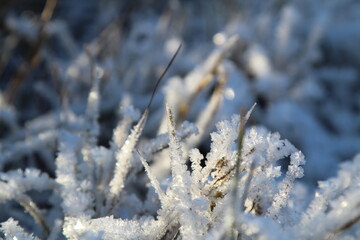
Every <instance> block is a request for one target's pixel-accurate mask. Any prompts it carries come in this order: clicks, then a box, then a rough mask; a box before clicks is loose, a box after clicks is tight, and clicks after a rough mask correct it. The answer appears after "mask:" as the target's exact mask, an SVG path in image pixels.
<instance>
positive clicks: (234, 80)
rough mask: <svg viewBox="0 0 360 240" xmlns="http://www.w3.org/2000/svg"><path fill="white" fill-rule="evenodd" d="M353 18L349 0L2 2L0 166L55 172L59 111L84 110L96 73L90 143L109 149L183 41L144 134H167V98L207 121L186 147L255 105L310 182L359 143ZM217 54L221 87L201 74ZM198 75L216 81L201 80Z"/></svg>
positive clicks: (331, 170) (359, 33)
mask: <svg viewBox="0 0 360 240" xmlns="http://www.w3.org/2000/svg"><path fill="white" fill-rule="evenodd" d="M359 26H360V2H359V1H357V0H342V1H340V0H326V1H325V0H319V1H313V0H289V1H286V0H255V1H254V0H252V1H251V0H222V1H216V0H207V1H205V0H204V1H202V0H199V1H190V0H169V1H166V0H156V1H155V0H123V1H120V0H119V1H115V0H102V1H100V0H78V1H70V0H47V1H45V0H26V1H24V0H1V1H0V89H1V91H0V169H1V170H2V171H8V170H11V169H16V168H25V167H37V168H40V169H43V170H44V171H46V172H48V173H49V174H50V175H51V176H54V174H55V173H54V168H55V167H54V165H52V164H51V161H54V158H55V155H56V151H57V145H56V143H57V137H56V131H57V130H58V129H59V128H60V126H61V118H62V115H63V114H64V112H66V111H68V113H67V114H69V115H71V114H73V115H71V116H73V117H74V116H80V115H81V114H83V113H84V112H85V109H86V104H87V97H88V94H89V91H90V89H91V86H92V82H93V81H92V79H93V76H91V73H92V72H95V74H96V77H97V78H99V79H101V83H100V91H101V105H100V116H99V121H100V139H99V144H100V145H103V146H109V141H110V139H111V136H112V133H113V129H114V127H115V126H116V123H117V121H118V120H119V119H121V117H122V114H123V113H122V108H121V107H120V106H123V105H129V104H132V105H134V106H135V108H137V109H139V110H140V111H143V110H144V108H145V107H146V105H147V103H148V100H149V98H150V95H151V93H152V90H153V87H154V84H155V82H156V80H157V79H158V77H159V76H160V75H161V73H162V72H163V70H164V68H165V66H166V64H167V63H168V62H169V60H170V58H171V56H172V55H173V54H174V52H175V50H176V49H177V47H178V46H179V44H180V43H182V44H183V47H182V49H181V52H180V54H179V56H178V57H177V59H176V60H175V62H174V64H173V65H172V66H171V68H170V70H169V72H168V73H167V75H166V78H167V79H165V81H163V82H162V83H161V86H160V90H159V91H158V93H157V94H156V96H155V99H154V103H153V105H152V109H151V113H150V116H149V120H148V123H147V125H146V127H145V133H144V134H145V135H144V136H145V137H147V138H149V137H154V136H156V135H157V134H158V133H161V132H162V131H163V130H162V129H163V128H162V124H161V122H162V118H163V115H164V102H170V103H172V104H175V105H176V104H178V106H179V108H178V115H177V116H178V119H177V120H178V122H179V123H181V122H182V121H183V120H189V121H193V122H201V120H202V119H205V121H206V124H205V125H206V126H207V127H206V129H207V130H206V134H205V133H204V134H203V135H202V136H201V137H200V138H199V139H197V140H196V141H194V144H193V146H194V147H199V148H200V150H201V151H202V152H204V153H206V152H207V149H208V148H209V143H210V137H209V134H207V133H209V132H211V131H212V130H214V123H215V122H217V121H218V120H222V119H228V118H230V117H231V114H238V113H239V111H240V107H241V106H242V105H245V106H247V107H250V106H251V105H252V104H253V103H254V102H256V103H257V106H256V108H255V110H254V112H253V115H252V117H251V121H250V125H260V126H263V127H266V128H268V129H269V130H271V131H274V132H279V133H280V134H281V137H282V138H287V139H288V140H289V141H290V142H291V143H293V144H294V145H295V146H296V147H297V148H298V149H300V150H302V151H303V152H304V154H305V157H306V159H307V164H306V166H305V181H308V182H309V183H310V184H315V183H316V181H318V180H323V179H325V178H327V177H330V176H333V175H334V174H335V173H336V170H337V166H338V164H339V163H340V162H342V161H346V160H349V159H351V158H352V157H353V156H354V155H355V154H356V153H358V152H360V78H359V69H360V68H359V67H360V45H359V42H360V27H359ZM232 36H237V41H236V44H235V46H233V47H231V49H230V50H224V48H226V46H227V43H228V42H229V41H231V37H232ZM229 39H230V40H229ZM224 46H225V47H224ZM216 51H219V52H221V53H224V56H222V57H221V58H220V61H221V64H223V65H224V68H225V72H226V81H223V82H222V81H221V77H216V74H217V73H212V72H211V71H212V70H211V71H210V70H209V72H206V66H209V63H208V62H209V61H210V60H209V58H208V57H209V56H214V54H215V55H216V53H217V52H216ZM208 60H209V61H208ZM92 66H93V68H94V69H95V70H94V71H93V69H92ZM204 69H205V70H204ZM194 70H195V73H196V72H200V73H201V74H204V76H207V75H206V74H207V73H212V74H213V75H214V76H212V77H211V79H210V80H207V81H203V82H200V83H199V82H196V81H195V80H193V79H194V78H193V75H191V73H194ZM204 71H205V73H204ZM192 81H193V82H192ZM194 88H196V91H194V92H191V91H192V90H191V89H194ZM218 90H220V91H218ZM216 96H219V99H218V100H217V101H218V102H217V103H218V105H217V106H216V108H215V109H214V111H213V113H212V114H211V116H210V117H208V118H205V117H204V118H202V119H200V120H199V119H198V116H199V112H201V111H202V110H203V109H205V108H206V107H207V106H208V103H209V102H210V101H211V99H214V98H215V97H216ZM186 98H189V99H190V100H187V99H186ZM181 99H183V101H184V103H181V102H179V101H180V100H181ZM214 101H215V100H214ZM184 106H185V108H186V111H185V112H186V114H183V113H184V111H183V110H182V109H184ZM64 109H65V110H66V111H65V110H64ZM71 116H70V117H71ZM285 161H286V160H285Z"/></svg>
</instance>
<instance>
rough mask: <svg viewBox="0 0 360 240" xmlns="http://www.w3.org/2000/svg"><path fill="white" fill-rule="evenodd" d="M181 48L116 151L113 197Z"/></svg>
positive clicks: (123, 178) (122, 182) (118, 192)
mask: <svg viewBox="0 0 360 240" xmlns="http://www.w3.org/2000/svg"><path fill="white" fill-rule="evenodd" d="M180 49H181V45H180V46H179V47H178V49H177V50H176V52H175V54H174V55H173V57H172V58H171V60H170V62H169V63H168V65H167V66H166V68H165V70H164V72H163V73H162V74H161V76H160V78H159V79H158V80H157V82H156V85H155V87H154V90H153V92H152V94H151V97H150V100H149V103H148V105H147V107H146V109H145V111H144V113H143V114H142V116H141V118H140V120H139V122H138V123H137V124H136V125H135V127H134V128H133V129H132V131H131V133H130V135H129V136H128V137H127V139H126V141H125V143H124V145H123V146H122V147H121V149H120V150H119V151H118V152H117V153H116V166H115V173H114V177H113V179H112V180H111V182H110V193H111V195H112V198H115V197H117V196H119V194H120V193H121V191H122V189H123V188H124V186H125V179H126V177H127V174H128V172H129V170H130V164H131V163H130V162H131V157H132V152H133V150H134V148H135V146H136V144H137V142H138V140H139V137H140V135H141V133H142V130H143V128H144V125H145V122H146V119H147V116H148V114H149V111H150V107H151V103H152V101H153V98H154V96H155V93H156V91H157V88H158V86H159V84H160V82H161V80H162V79H163V78H164V76H165V74H166V72H167V71H168V70H169V68H170V66H171V65H172V63H173V62H174V60H175V58H176V56H177V55H178V53H179V51H180Z"/></svg>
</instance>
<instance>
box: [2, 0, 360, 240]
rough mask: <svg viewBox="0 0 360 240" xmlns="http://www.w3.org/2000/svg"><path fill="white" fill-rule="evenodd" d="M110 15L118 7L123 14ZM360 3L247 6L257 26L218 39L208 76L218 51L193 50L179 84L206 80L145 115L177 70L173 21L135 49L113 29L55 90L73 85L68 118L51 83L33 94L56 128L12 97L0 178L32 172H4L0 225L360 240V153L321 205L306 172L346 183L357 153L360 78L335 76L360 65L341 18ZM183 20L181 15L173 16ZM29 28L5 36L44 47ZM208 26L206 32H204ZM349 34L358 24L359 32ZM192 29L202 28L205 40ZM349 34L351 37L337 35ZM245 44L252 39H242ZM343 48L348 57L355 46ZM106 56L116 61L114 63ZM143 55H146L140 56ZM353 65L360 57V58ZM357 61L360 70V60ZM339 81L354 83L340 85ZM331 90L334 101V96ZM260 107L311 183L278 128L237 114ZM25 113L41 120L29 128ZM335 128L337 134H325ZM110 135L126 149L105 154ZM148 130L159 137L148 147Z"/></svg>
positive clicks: (9, 230) (16, 234)
mask: <svg viewBox="0 0 360 240" xmlns="http://www.w3.org/2000/svg"><path fill="white" fill-rule="evenodd" d="M49 2H51V0H49ZM52 2H53V1H52ZM110 2H111V3H108V4H109V5H108V6H112V5H111V4H114V3H113V2H114V1H110ZM170 2H172V1H170ZM330 2H331V1H330ZM350 2H352V1H344V3H336V4H335V3H330V4H329V5H328V4H325V3H322V2H313V1H292V2H291V3H290V2H289V3H284V2H281V1H269V6H270V5H271V4H277V5H278V7H277V8H274V9H271V10H270V9H266V11H265V12H264V9H261V7H260V8H259V6H255V5H256V4H252V3H248V4H249V6H245V5H244V6H242V8H243V9H242V10H243V13H244V14H243V18H245V20H244V19H243V20H244V21H243V22H246V20H248V22H251V23H254V24H252V25H251V26H244V25H242V24H241V21H239V19H237V18H236V20H235V21H232V22H230V23H231V24H229V26H228V27H227V28H226V29H225V30H224V29H220V30H224V31H223V32H221V33H217V34H216V35H215V37H214V43H215V44H216V45H217V48H216V49H215V50H214V51H212V52H211V53H210V55H209V57H208V58H207V59H205V60H204V61H202V60H201V62H200V63H199V59H202V58H203V55H204V54H203V52H202V51H204V52H206V53H208V52H210V51H209V49H210V47H207V46H205V45H206V44H204V43H203V42H201V45H202V47H203V48H200V47H198V45H196V44H195V45H193V46H192V45H187V46H186V47H187V52H186V54H184V55H183V56H182V57H183V59H182V60H183V61H180V62H179V65H181V64H182V65H181V67H179V69H180V70H179V69H177V70H175V71H174V72H175V73H179V72H188V71H190V69H192V68H193V67H194V66H195V69H194V70H193V71H191V72H190V74H187V75H186V76H185V77H184V78H181V77H174V78H172V79H170V80H169V81H168V83H167V84H166V87H165V89H164V90H165V91H164V92H165V102H166V103H167V104H168V105H167V106H166V108H164V107H162V105H163V101H162V99H161V97H159V96H155V98H154V99H153V100H154V104H153V105H154V109H153V111H152V114H149V112H148V111H149V110H148V109H147V110H146V111H145V112H144V113H143V115H140V114H139V112H140V111H139V110H138V109H137V108H140V109H144V108H145V107H146V106H144V103H145V102H146V101H145V100H148V98H149V97H150V96H149V95H147V96H145V98H144V97H143V95H144V93H145V94H149V92H150V91H149V89H151V87H152V86H150V85H151V84H149V81H148V79H149V77H150V76H152V75H156V74H155V72H157V71H159V69H158V65H161V64H159V63H160V62H162V59H165V58H161V57H159V56H160V55H161V54H158V53H160V50H161V52H162V49H160V46H162V45H161V44H157V43H158V42H159V41H154V39H157V40H158V39H160V38H163V39H168V36H165V35H163V33H164V32H166V29H165V28H166V27H165V28H164V26H165V25H166V24H163V23H164V22H166V21H164V22H161V21H160V24H159V29H160V31H159V32H157V34H159V35H158V36H155V35H156V34H154V33H155V32H156V29H155V26H156V24H157V23H156V21H155V20H154V19H151V20H152V21H148V22H147V20H148V19H145V20H144V19H141V20H139V19H137V20H136V18H134V19H135V20H134V21H133V22H132V24H133V27H132V29H130V34H129V36H128V37H127V38H124V39H122V40H123V41H124V42H122V44H119V45H121V46H124V47H123V48H122V49H118V48H119V47H115V46H116V44H117V43H119V42H118V41H117V37H116V36H115V35H117V34H118V31H119V28H118V27H117V25H116V24H111V25H110V26H109V27H108V28H107V29H105V31H104V32H103V33H102V34H101V35H100V37H99V38H97V39H95V40H94V41H93V42H92V43H91V44H89V45H88V47H87V48H85V52H80V54H79V56H78V58H77V59H75V60H74V59H71V61H70V60H69V63H63V62H62V63H59V65H58V67H57V68H56V67H55V70H57V71H58V72H57V74H54V75H55V76H54V78H59V83H60V84H59V85H61V86H60V88H63V89H57V90H58V91H59V92H61V95H62V110H61V112H60V113H59V112H58V110H59V106H60V104H59V102H58V100H56V99H55V98H54V97H53V96H54V95H56V91H55V90H54V89H53V87H52V86H50V85H47V83H39V84H35V85H36V91H37V92H38V93H39V95H40V96H41V97H44V98H46V99H48V100H49V102H50V103H51V105H52V110H54V111H52V112H49V113H48V114H45V115H44V114H42V112H41V111H40V110H38V108H36V107H33V108H29V109H27V108H22V109H18V110H17V111H16V109H15V108H14V107H13V106H12V105H11V103H10V104H9V103H7V102H6V101H4V100H3V94H2V93H0V94H1V95H0V120H1V122H2V124H3V125H4V126H5V127H6V128H7V131H5V133H9V134H5V137H4V141H2V142H1V143H0V149H1V154H0V168H1V169H7V168H8V166H9V165H10V169H11V168H17V167H18V166H20V167H21V168H22V169H23V170H14V171H7V172H4V173H1V174H0V202H1V205H0V207H1V208H3V210H4V211H2V212H3V215H4V216H3V217H6V218H8V220H7V221H5V222H3V223H2V224H1V232H2V234H3V236H4V237H5V238H6V239H37V238H41V239H65V238H67V239H354V240H355V239H359V238H360V236H359V235H360V233H359V232H360V231H359V223H358V222H359V219H360V212H359V204H360V203H359V201H358V199H359V198H360V196H359V195H360V191H359V188H358V184H359V181H360V180H359V174H358V172H359V156H356V157H355V158H354V160H353V161H352V162H347V163H344V164H342V165H341V167H340V170H339V172H338V176H336V177H333V178H330V179H329V180H327V181H321V182H320V183H319V187H318V188H317V189H316V193H315V196H314V197H312V195H311V194H310V193H308V191H310V190H307V189H306V186H304V185H303V184H301V183H299V182H297V181H296V179H298V178H301V177H302V176H303V175H304V174H305V176H308V178H310V179H311V178H314V179H317V178H318V177H327V176H329V172H330V171H329V170H332V171H333V172H335V171H336V168H335V163H336V162H337V161H338V157H337V156H338V155H343V154H344V153H346V155H352V153H353V152H354V149H356V150H357V151H358V144H357V143H358V142H359V139H358V137H357V136H356V135H355V134H354V133H356V132H358V121H354V119H355V118H354V114H355V112H356V109H357V107H358V106H359V104H358V103H357V99H358V94H356V95H355V96H354V97H353V98H348V97H347V96H350V94H349V92H351V91H353V90H354V89H357V88H356V86H357V85H358V84H357V83H356V79H357V78H356V77H357V75H358V73H357V70H356V69H357V68H356V67H354V66H352V65H349V66H341V67H340V68H338V67H337V66H336V65H333V64H334V63H330V64H328V63H326V61H330V62H331V61H334V59H338V58H339V57H337V56H338V54H339V52H338V51H340V52H341V51H344V52H346V53H347V52H351V53H355V52H356V51H353V49H356V47H357V45H352V44H351V40H352V39H356V36H359V34H358V30H357V29H356V28H349V23H347V22H346V21H348V18H346V17H345V18H344V16H342V15H341V13H339V14H332V11H334V9H337V7H336V6H337V4H339V5H342V6H343V7H349V6H352V4H348V3H350ZM74 4H75V3H74ZM175 5H176V4H175ZM210 5H211V4H209V6H210ZM319 5H320V6H323V7H321V8H319V9H322V13H321V14H320V15H317V14H313V10H310V9H315V8H313V6H319ZM207 7H208V6H207ZM339 8H340V7H339ZM114 9H116V8H114ZM234 9H235V8H234ZM356 9H358V7H353V8H352V10H353V11H355V12H356ZM182 10H184V9H181V7H180V8H176V7H174V6H172V7H171V9H170V10H169V12H173V13H174V12H177V13H181V11H182ZM218 10H219V11H221V9H218ZM228 10H230V9H227V10H226V12H227V11H228ZM259 10H261V11H259ZM206 11H210V9H207V10H206ZM314 12H318V11H314ZM106 14H107V12H106ZM106 14H99V16H100V17H99V18H102V17H104V15H106ZM166 15H167V14H164V16H163V19H165V20H166V19H167V16H166ZM350 15H351V14H349V16H350ZM26 16H27V15H24V19H20V20H21V21H16V20H17V19H16V18H12V19H13V20H15V22H14V21H13V22H11V21H10V22H7V23H6V24H7V26H8V27H9V28H10V29H13V32H18V33H21V34H23V35H24V38H25V40H26V39H28V40H30V41H31V40H32V39H36V38H37V37H38V36H36V34H35V33H36V32H37V30H35V28H37V26H36V24H34V25H32V26H29V25H28V24H29V23H30V22H27V21H28V20H29V19H28V20H26ZM209 16H211V17H212V16H213V14H209ZM189 17H190V18H192V17H194V16H191V15H190V16H189ZM352 17H353V16H352ZM352 17H350V19H351V18H352ZM198 18H199V17H198V16H197V15H196V16H195V18H192V19H193V21H194V22H197V20H198ZM337 18H339V19H341V21H340V22H339V23H338V22H337ZM224 19H225V18H224ZM356 19H358V17H356ZM10 20H11V19H10ZM168 20H169V19H168ZM195 20H196V21H195ZM226 20H227V19H226ZM101 21H104V20H101V19H100V20H99V22H100V23H101ZM172 21H173V22H176V20H174V19H173V20H172ZM172 21H169V22H172ZM356 21H358V20H356ZM74 22H75V21H74ZM144 22H147V24H146V25H145V24H144ZM189 22H192V21H189ZM205 22H206V21H205ZM9 23H10V25H9ZM14 23H15V25H14ZM350 24H352V25H354V24H353V20H351V21H350ZM100 25H101V24H100ZM180 25H181V24H180ZM200 25H201V24H200ZM194 26H195V27H194V28H192V27H189V28H190V29H192V30H194V29H196V26H197V24H194ZM344 26H345V27H344ZM354 26H355V25H354ZM29 29H33V30H34V31H28V30H29ZM44 29H45V30H46V31H45V32H43V34H49V35H51V36H52V37H54V38H56V39H58V40H60V42H61V43H63V42H67V44H66V47H67V48H68V49H67V50H69V49H70V46H71V44H69V43H71V41H68V40H71V37H70V36H69V34H68V33H67V29H66V27H65V26H64V25H62V24H61V23H60V22H51V21H50V22H48V23H47V26H46V28H44ZM334 29H335V30H336V31H335V30H334ZM22 30H27V31H22ZM188 30H189V29H185V30H184V32H186V31H188ZM218 30H219V29H218ZM339 31H340V33H341V31H342V34H336V32H339ZM169 32H172V31H169ZM234 32H236V33H240V37H239V36H237V35H235V36H233V35H232V34H233V33H234ZM274 33H275V36H274ZM15 35H16V34H15ZM118 35H121V34H118ZM175 35H176V34H175ZM183 35H186V34H183ZM188 35H189V36H193V35H192V34H188ZM335 35H339V36H341V38H338V37H337V36H335ZM344 35H346V36H349V37H347V38H346V39H347V41H349V43H350V44H343V42H342V41H343V39H344V37H343V36H344ZM1 37H2V36H1ZM180 38H181V36H180V37H178V36H177V37H176V38H175V37H174V36H171V39H172V40H173V41H172V40H171V41H170V40H166V41H167V42H166V44H165V45H166V46H168V47H169V49H172V48H171V46H170V45H171V42H175V43H176V42H179V41H181V40H180ZM184 38H185V37H184ZM144 39H145V40H144ZM340 40H341V41H340ZM141 41H144V42H141ZM110 42H111V44H110ZM337 42H341V44H336V43H337ZM354 42H356V41H354ZM107 45H109V46H107ZM203 45H204V46H203ZM340 45H341V47H339V46H340ZM209 46H210V45H209ZM302 46H306V47H305V51H303V49H304V48H303V47H302ZM40 47H41V49H37V50H41V53H42V54H43V55H44V56H45V61H46V62H47V63H49V62H52V60H53V59H54V58H53V55H52V52H51V51H49V49H50V47H49V48H47V47H44V46H40ZM108 47H109V48H108ZM322 48H324V49H327V50H329V49H332V51H334V52H333V53H335V57H334V58H333V57H331V56H327V57H324V56H322V55H325V54H326V53H327V52H328V51H323V50H322ZM109 49H111V50H110V51H109ZM114 49H116V50H117V51H113V50H114ZM169 49H168V50H169ZM199 49H200V50H199ZM201 49H203V50H201ZM158 50H159V51H158ZM107 51H109V52H112V53H113V52H116V54H108V55H107ZM119 52H120V54H119ZM144 52H146V53H147V56H146V57H139V55H140V53H141V56H143V55H142V54H143V53H144ZM155 53H156V54H155ZM117 54H119V56H117ZM230 55H232V56H231V57H229V56H230ZM349 57H350V58H353V59H355V60H356V59H358V56H357V55H356V54H350V55H349ZM339 59H340V58H339ZM49 60H51V61H49ZM354 62H355V64H354V65H355V66H356V62H358V61H354ZM45 65H46V64H45ZM49 65H50V64H49ZM55 65H56V64H55ZM51 66H52V65H51ZM89 66H90V68H89ZM119 66H120V67H119ZM189 66H190V67H189ZM52 67H53V66H52ZM154 69H155V70H154ZM53 70H54V69H53ZM65 72H66V76H65V75H64V76H63V74H64V73H65ZM55 73H56V71H55ZM180 75H181V74H180ZM62 79H66V80H62ZM69 79H71V81H70V80H69ZM338 79H341V80H344V81H343V82H342V83H341V86H339V82H338V81H339V80H338ZM150 83H151V82H150ZM89 88H90V93H89V94H88V89H89ZM180 90H182V91H180ZM329 92H330V93H332V92H334V93H332V95H331V96H332V97H331V99H329V98H328V97H327V95H328V93H329ZM20 95H21V94H20ZM22 95H25V94H22ZM120 96H121V97H120ZM128 96H130V97H128ZM151 97H153V95H152V96H151ZM120 98H122V99H120ZM255 99H258V100H259V101H261V102H262V103H260V104H259V105H260V107H258V108H257V109H256V110H255V111H254V114H253V116H252V118H253V120H255V122H260V123H264V124H265V125H266V126H270V127H272V129H275V130H279V131H280V132H281V135H282V136H283V137H284V136H285V137H288V138H291V139H295V141H294V142H296V143H297V144H296V146H298V147H300V148H301V149H302V150H304V152H307V154H305V155H306V156H307V159H309V161H308V162H309V164H306V165H307V166H308V169H307V171H305V173H304V171H303V165H304V163H305V160H304V159H305V157H304V155H303V154H302V152H301V151H299V150H298V149H297V148H295V147H294V146H293V145H292V144H291V143H290V142H289V141H287V140H283V139H281V137H280V134H278V133H271V132H270V131H268V130H267V129H266V128H264V127H259V126H253V127H250V126H246V124H245V123H246V122H247V119H248V118H249V115H250V113H251V111H249V112H248V114H247V117H246V118H244V116H245V115H244V114H241V116H239V115H232V114H233V113H235V112H238V108H239V105H242V104H244V105H247V106H250V105H251V104H252V103H253V102H254V101H255ZM120 100H122V102H121V107H120V116H121V117H120V120H119V121H118V122H116V127H115V128H114V130H112V126H111V125H107V124H106V123H105V124H104V123H101V119H99V118H101V116H102V115H103V114H104V113H105V114H108V113H109V112H111V111H114V109H116V108H117V107H118V102H119V101H120ZM314 102H316V103H317V104H313V103H314ZM319 102H322V103H325V107H324V108H322V109H320V111H319V109H318V108H314V107H313V106H317V105H318V103H319ZM58 105H59V106H58ZM84 106H86V108H85V107H84ZM135 106H136V107H135ZM79 109H80V110H79ZM84 109H86V110H85V112H84V113H83V111H82V110H84ZM354 109H355V110H354ZM334 113H337V114H336V115H335V116H334ZM18 115H21V116H22V117H24V116H26V117H27V116H37V117H36V118H34V119H33V120H32V121H27V122H26V125H25V126H24V127H22V126H20V125H18V120H19V119H18V117H19V116H18ZM20 119H21V117H20ZM185 119H188V120H191V122H194V124H192V123H190V122H186V121H185V122H184V121H183V120H185ZM264 119H265V121H263V120H264ZM319 119H320V120H321V121H319ZM218 120H221V121H218ZM146 121H148V122H149V124H148V126H146V124H145V123H146ZM324 121H325V122H327V125H328V126H330V129H332V131H334V132H335V133H336V136H335V135H334V136H333V135H332V134H329V130H328V129H325V128H324V127H323V126H322V125H321V123H323V122H324ZM215 122H218V123H217V124H216V129H213V127H212V126H213V123H215ZM134 123H135V125H134V126H133V127H132V125H133V124H134ZM154 123H160V128H159V129H157V128H153V127H152V126H157V124H154ZM248 125H249V124H248ZM104 126H105V127H104ZM109 129H110V130H111V131H113V135H112V138H111V139H112V140H111V142H110V143H109V144H108V145H109V147H104V146H103V145H104V143H103V142H102V143H100V142H101V141H103V139H100V138H101V137H103V136H102V134H103V133H104V132H105V131H106V130H109ZM149 129H150V130H149ZM0 130H2V129H0ZM146 131H147V132H151V133H152V134H154V133H155V132H158V134H157V135H156V136H154V135H151V134H149V135H150V136H152V137H150V138H149V137H148V136H149V135H146V134H144V132H146ZM210 132H212V133H210ZM330 132H331V131H330ZM209 133H210V137H209ZM145 136H146V137H145ZM309 136H311V137H310V138H309ZM210 138H211V146H210V148H209V149H208V152H207V153H206V152H205V150H204V149H203V148H202V149H201V151H200V150H199V149H198V148H197V147H198V145H199V144H201V143H202V144H204V139H210ZM105 145H106V144H105ZM54 149H57V150H56V151H57V153H56V156H55V157H54V156H53V155H52V153H53V151H54ZM206 151H207V150H206ZM37 155H40V156H37ZM282 159H285V162H288V163H289V164H288V166H285V164H284V163H283V162H284V161H282ZM21 161H25V162H21ZM19 162H20V163H19ZM280 162H282V163H281V164H280ZM30 166H31V167H30ZM329 166H331V167H330V168H329ZM34 167H39V168H41V170H35V169H34ZM143 168H145V171H144V170H143ZM41 171H44V173H42V172H41ZM45 172H48V173H50V174H49V175H50V176H49V175H48V174H46V173H45ZM51 173H55V176H54V175H52V174H51ZM1 210H2V209H1ZM1 210H0V211H1ZM14 219H17V220H19V222H17V221H16V220H14ZM24 229H26V231H25V230H24ZM26 232H28V233H26Z"/></svg>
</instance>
